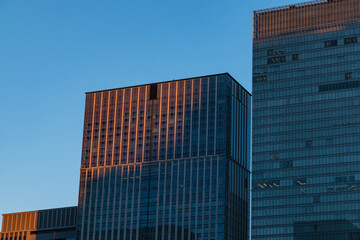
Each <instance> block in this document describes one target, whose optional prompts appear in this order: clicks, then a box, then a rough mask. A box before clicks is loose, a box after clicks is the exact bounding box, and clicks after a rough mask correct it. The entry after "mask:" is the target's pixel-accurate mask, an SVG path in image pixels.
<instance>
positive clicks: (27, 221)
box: [0, 207, 77, 240]
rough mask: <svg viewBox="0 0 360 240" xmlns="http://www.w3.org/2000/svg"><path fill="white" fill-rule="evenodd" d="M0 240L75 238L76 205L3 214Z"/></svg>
mask: <svg viewBox="0 0 360 240" xmlns="http://www.w3.org/2000/svg"><path fill="white" fill-rule="evenodd" d="M2 216H3V221H2V228H1V232H0V239H1V240H75V239H76V217H77V207H66V208H56V209H47V210H38V211H30V212H20V213H9V214H3V215H2Z"/></svg>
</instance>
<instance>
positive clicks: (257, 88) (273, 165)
mask: <svg viewBox="0 0 360 240" xmlns="http://www.w3.org/2000/svg"><path fill="white" fill-rule="evenodd" d="M359 3H360V2H359V1H354V0H343V1H315V2H310V3H306V4H297V5H292V6H286V7H283V8H276V9H269V10H262V11H257V12H255V13H254V49H253V143H252V146H253V148H252V151H253V156H252V160H253V165H252V166H253V167H252V170H253V180H252V239H264V240H265V239H266V240H275V239H276V240H293V239H295V240H315V239H316V240H322V239H324V240H325V239H326V240H347V239H349V240H353V239H360V211H359V210H360V171H359V170H360V91H359V87H360V44H359V41H360V22H359V20H360V8H359Z"/></svg>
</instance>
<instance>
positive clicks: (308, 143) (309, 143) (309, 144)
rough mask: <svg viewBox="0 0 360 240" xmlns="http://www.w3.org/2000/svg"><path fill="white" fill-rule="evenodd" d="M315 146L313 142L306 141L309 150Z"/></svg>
mask: <svg viewBox="0 0 360 240" xmlns="http://www.w3.org/2000/svg"><path fill="white" fill-rule="evenodd" d="M312 146H313V140H307V141H306V147H307V148H310V147H312Z"/></svg>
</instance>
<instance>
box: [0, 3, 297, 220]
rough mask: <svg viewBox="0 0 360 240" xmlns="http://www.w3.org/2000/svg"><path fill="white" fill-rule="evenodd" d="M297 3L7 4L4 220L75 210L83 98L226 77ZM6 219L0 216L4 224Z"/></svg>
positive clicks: (247, 67)
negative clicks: (255, 31)
mask: <svg viewBox="0 0 360 240" xmlns="http://www.w3.org/2000/svg"><path fill="white" fill-rule="evenodd" d="M298 2H301V1H290V0H223V1H220V0H217V1H214V0H179V1H173V0H155V1H138V0H133V1H123V0H106V1H93V0H31V1H29V0H0V214H3V213H9V212H17V211H29V210H37V209H45V208H55V207H64V206H73V205H74V206H75V205H76V204H77V198H78V184H79V172H80V171H79V169H80V157H81V156H80V155H81V143H82V127H83V115H84V101H85V94H84V93H85V92H87V91H95V90H102V89H109V88H117V87H124V86H129V85H135V84H145V83H152V82H160V81H166V80H172V79H181V78H188V77H196V76H201V75H208V74H215V73H222V72H229V73H230V74H231V75H232V76H233V77H235V79H237V81H238V82H239V83H240V84H242V85H243V86H244V87H245V88H246V89H248V90H249V91H251V65H252V64H251V59H252V55H251V51H252V43H251V41H252V11H253V10H257V9H263V8H269V7H274V6H280V5H286V4H290V3H298ZM0 220H1V217H0Z"/></svg>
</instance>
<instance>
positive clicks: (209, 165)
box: [77, 73, 251, 240]
mask: <svg viewBox="0 0 360 240" xmlns="http://www.w3.org/2000/svg"><path fill="white" fill-rule="evenodd" d="M250 104H251V100H250V94H249V93H248V92H247V91H246V90H245V89H244V88H242V87H241V86H240V85H239V84H238V83H237V82H236V81H235V80H234V79H233V78H232V77H231V76H230V75H229V74H227V73H225V74H218V75H211V76H204V77H196V78H191V79H182V80H176V81H169V82H162V83H156V84H147V85H141V86H134V87H127V88H119V89H113V90H105V91H98V92H90V93H87V94H86V103H85V120H84V137H83V150H82V161H81V174H80V192H79V208H78V211H79V218H78V228H77V230H78V237H79V239H81V240H89V239H93V240H94V239H101V240H107V239H109V240H110V239H111V240H112V239H142V240H146V239H149V240H152V239H154V240H155V239H156V240H158V239H161V240H170V239H171V240H175V239H178V240H184V239H188V240H190V239H217V240H223V239H228V240H230V239H232V240H236V239H248V235H249V222H250V220H249V205H250V204H249V201H250V199H249V181H248V180H249V165H250V111H251V107H250V106H251V105H250Z"/></svg>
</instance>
